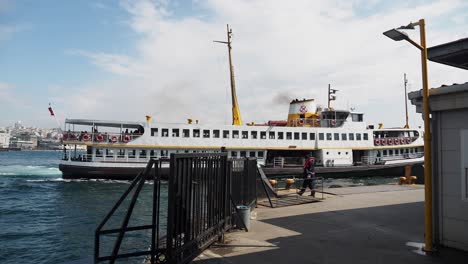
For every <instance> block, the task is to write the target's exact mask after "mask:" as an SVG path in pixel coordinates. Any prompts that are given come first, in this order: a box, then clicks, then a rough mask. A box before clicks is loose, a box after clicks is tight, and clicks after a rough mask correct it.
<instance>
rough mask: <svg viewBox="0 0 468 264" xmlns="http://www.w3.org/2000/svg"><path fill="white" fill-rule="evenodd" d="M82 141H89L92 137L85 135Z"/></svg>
mask: <svg viewBox="0 0 468 264" xmlns="http://www.w3.org/2000/svg"><path fill="white" fill-rule="evenodd" d="M81 139H83V141H88V140H90V139H91V137H90V136H89V135H88V134H84V135H83V136H82V137H81Z"/></svg>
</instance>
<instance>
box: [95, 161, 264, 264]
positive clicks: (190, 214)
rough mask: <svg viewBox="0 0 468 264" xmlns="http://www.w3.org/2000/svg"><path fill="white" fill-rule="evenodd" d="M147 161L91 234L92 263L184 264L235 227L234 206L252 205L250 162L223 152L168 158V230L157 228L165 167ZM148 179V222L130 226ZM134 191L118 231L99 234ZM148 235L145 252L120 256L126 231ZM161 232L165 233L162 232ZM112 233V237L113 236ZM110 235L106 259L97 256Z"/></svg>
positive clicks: (253, 190)
mask: <svg viewBox="0 0 468 264" xmlns="http://www.w3.org/2000/svg"><path fill="white" fill-rule="evenodd" d="M164 162H165V161H161V160H155V159H151V160H150V161H149V163H148V165H147V167H146V169H145V171H144V172H143V173H140V174H139V175H138V176H137V177H136V178H135V179H134V180H133V182H132V183H131V184H130V186H129V188H128V190H127V191H126V192H125V193H124V194H123V195H122V197H121V198H120V199H119V200H118V202H117V203H116V205H115V206H114V207H113V208H112V210H111V211H110V212H109V213H108V215H107V216H106V217H105V218H104V220H103V221H102V222H101V224H100V225H99V227H98V228H97V230H96V237H95V252H94V261H95V263H98V262H103V261H108V262H109V263H114V262H115V261H116V260H117V259H121V258H129V257H137V256H148V257H149V258H148V261H149V262H150V263H177V264H179V263H189V262H190V261H192V260H193V259H194V258H195V257H197V256H198V255H199V253H200V252H201V251H203V250H204V249H205V248H206V247H208V246H209V245H211V244H212V243H213V242H214V241H216V240H218V239H219V238H221V237H222V236H223V235H224V232H225V231H226V230H228V229H230V228H232V227H233V225H235V221H234V218H235V216H236V212H237V207H236V206H237V205H249V206H254V205H255V204H256V179H257V163H256V160H255V159H239V160H228V158H227V153H215V154H210V153H202V154H172V155H171V159H170V174H169V181H168V183H167V185H168V186H167V187H168V200H167V229H164V228H161V222H160V215H161V213H163V215H165V214H164V213H165V212H161V206H160V204H161V199H160V197H161V184H164V183H161V177H160V174H161V169H162V168H163V167H164V164H165V165H168V164H167V163H164ZM147 180H153V181H154V185H153V204H152V208H151V210H152V223H151V224H148V225H142V226H131V227H129V219H130V217H131V214H132V211H133V208H134V206H135V203H136V201H137V199H138V195H139V193H140V192H141V189H142V187H143V185H144V184H145V181H147ZM133 190H134V192H133V196H132V197H131V201H130V204H129V207H128V209H127V211H126V213H125V216H124V219H123V220H122V223H121V226H120V228H117V229H108V230H104V226H105V225H106V223H107V222H108V220H109V219H110V218H111V217H112V216H113V214H114V213H115V211H116V210H117V209H118V208H119V206H121V204H122V202H123V201H124V200H125V199H126V198H127V197H128V196H129V194H130V193H131V192H132V191H133ZM145 229H149V230H151V242H150V245H149V249H146V250H141V251H136V252H131V253H119V252H120V248H121V245H122V240H123V238H124V236H125V234H126V233H127V232H132V231H137V230H145ZM163 229H164V230H163ZM115 234H117V235H115ZM108 235H114V236H116V237H115V242H114V246H113V249H112V252H111V253H110V254H109V255H104V256H101V255H100V254H101V251H100V241H101V240H100V239H101V236H108Z"/></svg>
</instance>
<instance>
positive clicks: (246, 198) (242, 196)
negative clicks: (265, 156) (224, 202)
mask: <svg viewBox="0 0 468 264" xmlns="http://www.w3.org/2000/svg"><path fill="white" fill-rule="evenodd" d="M230 165H231V167H232V169H231V171H232V191H231V193H232V199H233V201H234V203H235V204H236V205H245V206H250V207H251V208H252V207H254V206H256V202H257V180H258V177H257V173H258V171H257V160H256V159H252V158H247V159H233V160H230Z"/></svg>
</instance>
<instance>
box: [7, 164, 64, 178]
mask: <svg viewBox="0 0 468 264" xmlns="http://www.w3.org/2000/svg"><path fill="white" fill-rule="evenodd" d="M59 175H62V173H61V172H60V170H59V169H58V168H57V167H50V166H33V165H6V166H0V176H59Z"/></svg>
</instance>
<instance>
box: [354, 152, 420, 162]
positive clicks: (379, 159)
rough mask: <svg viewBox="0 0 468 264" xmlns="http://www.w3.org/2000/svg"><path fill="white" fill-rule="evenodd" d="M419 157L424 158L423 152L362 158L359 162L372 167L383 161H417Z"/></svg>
mask: <svg viewBox="0 0 468 264" xmlns="http://www.w3.org/2000/svg"><path fill="white" fill-rule="evenodd" d="M421 157H424V152H413V153H402V154H397V155H383V156H381V157H376V156H362V157H361V162H362V164H366V165H374V164H379V163H381V162H385V161H392V160H404V159H417V158H421Z"/></svg>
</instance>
